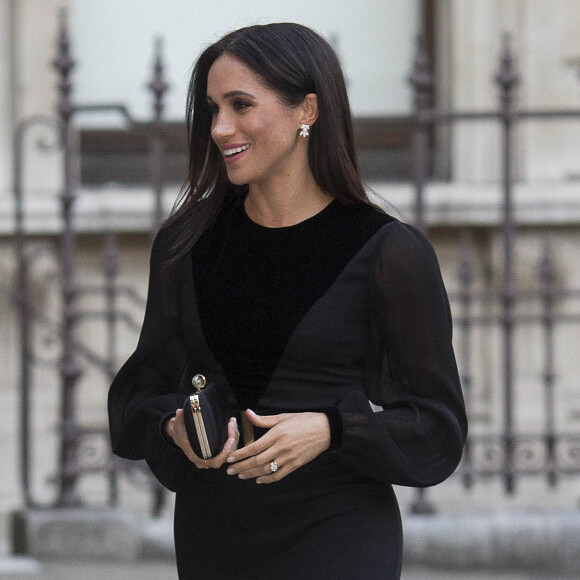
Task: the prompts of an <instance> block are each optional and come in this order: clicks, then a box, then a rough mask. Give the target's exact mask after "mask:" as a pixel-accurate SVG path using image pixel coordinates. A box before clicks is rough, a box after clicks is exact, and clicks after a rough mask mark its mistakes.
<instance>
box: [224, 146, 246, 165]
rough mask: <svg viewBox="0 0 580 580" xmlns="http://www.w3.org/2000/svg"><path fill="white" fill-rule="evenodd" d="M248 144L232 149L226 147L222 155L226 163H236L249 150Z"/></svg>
mask: <svg viewBox="0 0 580 580" xmlns="http://www.w3.org/2000/svg"><path fill="white" fill-rule="evenodd" d="M249 146H250V145H249V144H248V143H246V144H244V145H234V146H232V147H224V148H223V149H222V153H223V156H224V160H225V162H226V163H234V162H235V161H237V160H238V159H239V158H240V157H241V156H242V155H243V154H244V153H245V152H246V151H247V149H248V147H249Z"/></svg>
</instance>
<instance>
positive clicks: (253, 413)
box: [246, 409, 256, 415]
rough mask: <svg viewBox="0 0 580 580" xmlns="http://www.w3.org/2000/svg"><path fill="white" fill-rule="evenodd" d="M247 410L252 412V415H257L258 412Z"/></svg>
mask: <svg viewBox="0 0 580 580" xmlns="http://www.w3.org/2000/svg"><path fill="white" fill-rule="evenodd" d="M246 410H247V411H250V413H252V415H255V414H256V412H255V411H252V409H246Z"/></svg>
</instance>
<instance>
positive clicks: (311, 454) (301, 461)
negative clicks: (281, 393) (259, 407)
mask: <svg viewBox="0 0 580 580" xmlns="http://www.w3.org/2000/svg"><path fill="white" fill-rule="evenodd" d="M246 415H247V417H248V419H249V420H250V421H251V423H252V424H253V425H255V426H256V427H261V428H263V429H269V431H268V432H267V433H266V434H265V435H263V436H262V437H260V439H258V440H257V441H255V442H254V443H251V444H250V445H247V446H246V447H242V449H238V450H237V451H236V452H235V453H231V454H230V456H229V457H228V458H227V460H228V462H229V463H235V465H232V466H231V467H229V468H228V474H229V475H237V476H238V477H239V478H240V479H250V478H253V477H256V478H257V479H256V483H273V482H275V481H280V480H281V479H282V478H284V477H286V476H287V475H288V474H289V473H292V472H293V471H295V470H296V469H298V468H299V467H302V466H303V465H305V464H306V463H308V462H309V461H312V460H313V459H314V458H315V457H317V456H318V455H320V454H321V453H322V452H323V451H325V450H326V449H328V447H329V446H330V425H329V423H328V419H327V417H326V415H325V414H324V413H283V414H281V415H270V416H260V415H256V413H254V412H253V411H250V410H249V409H248V410H247V411H246ZM272 461H275V462H276V465H277V466H278V469H277V471H275V472H272V470H271V468H270V463H271V462H272Z"/></svg>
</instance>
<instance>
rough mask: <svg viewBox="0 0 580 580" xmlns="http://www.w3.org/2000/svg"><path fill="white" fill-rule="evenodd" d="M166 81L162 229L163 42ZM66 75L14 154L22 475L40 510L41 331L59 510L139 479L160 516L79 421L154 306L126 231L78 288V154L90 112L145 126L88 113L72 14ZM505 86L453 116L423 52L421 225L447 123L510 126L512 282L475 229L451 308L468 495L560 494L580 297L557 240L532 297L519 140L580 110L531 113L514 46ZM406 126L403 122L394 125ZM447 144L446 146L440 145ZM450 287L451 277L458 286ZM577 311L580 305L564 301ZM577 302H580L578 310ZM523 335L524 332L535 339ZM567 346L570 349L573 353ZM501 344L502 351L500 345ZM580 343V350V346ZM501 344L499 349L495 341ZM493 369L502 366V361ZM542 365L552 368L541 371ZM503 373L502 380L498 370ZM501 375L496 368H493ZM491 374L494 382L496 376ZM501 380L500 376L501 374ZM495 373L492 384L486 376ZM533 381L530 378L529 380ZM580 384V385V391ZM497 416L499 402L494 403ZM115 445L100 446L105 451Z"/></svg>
mask: <svg viewBox="0 0 580 580" xmlns="http://www.w3.org/2000/svg"><path fill="white" fill-rule="evenodd" d="M155 54H156V57H155V64H154V73H153V79H152V81H151V83H150V84H149V88H150V90H151V92H152V95H153V111H154V112H153V116H152V121H151V122H150V123H147V124H145V127H146V129H147V130H148V131H149V134H150V140H149V143H150V168H151V174H150V181H151V184H152V195H153V198H154V200H155V202H154V204H153V206H154V210H153V215H152V217H151V230H152V231H153V230H154V229H155V227H156V226H157V224H159V222H160V220H161V219H162V216H163V207H162V196H163V188H164V177H163V167H164V151H165V133H164V121H163V99H164V94H165V92H166V90H167V84H166V83H165V81H164V74H163V62H162V58H161V44H160V42H158V43H157V44H156V51H155ZM54 65H55V67H56V69H57V71H58V72H59V75H60V84H59V92H60V100H59V104H58V118H57V119H52V118H48V117H34V118H30V119H26V120H24V121H22V122H21V123H20V124H19V125H18V127H17V130H16V133H15V135H16V137H15V147H14V152H15V153H14V154H15V159H14V166H15V224H16V234H15V240H16V242H15V243H16V256H17V261H18V277H17V285H16V289H15V302H16V306H17V309H18V313H19V327H20V400H21V410H20V415H21V423H20V424H21V428H20V440H21V455H20V471H21V480H22V487H23V492H24V498H25V502H26V504H27V505H28V506H34V505H37V504H38V503H39V502H38V501H36V500H35V498H34V497H33V494H32V492H31V482H30V481H31V468H32V466H31V446H32V437H31V432H32V427H31V415H30V409H31V394H32V393H33V391H34V390H35V389H37V388H38V387H37V385H35V384H34V379H33V372H32V370H33V368H34V366H35V365H36V364H37V362H38V360H37V359H38V356H37V354H35V352H34V348H33V343H34V340H33V334H34V328H35V327H37V326H39V325H40V326H42V327H43V328H45V329H47V331H48V332H49V333H50V334H51V335H52V336H54V337H55V338H56V339H57V340H58V342H59V344H60V345H61V356H60V362H59V369H60V384H61V408H60V416H59V420H58V425H59V429H58V431H59V438H60V451H59V460H58V467H57V474H56V477H55V481H56V482H57V483H58V492H57V494H56V495H57V499H56V504H57V505H59V506H74V505H79V504H80V503H81V498H80V496H79V492H78V486H79V481H80V480H81V479H82V478H83V477H84V476H85V475H86V474H88V473H99V474H101V475H102V476H103V477H105V478H107V479H108V482H109V494H108V498H109V503H110V504H111V505H115V504H116V503H117V502H118V500H119V495H118V481H119V478H122V477H125V478H128V479H130V480H132V481H134V482H135V483H138V484H142V485H145V486H148V487H149V488H150V489H151V491H152V494H153V495H152V497H153V511H154V512H158V511H159V509H160V508H161V506H162V503H163V492H162V491H161V490H160V488H159V486H157V485H156V484H155V483H154V481H153V480H152V479H151V478H149V477H148V476H147V475H146V471H145V470H144V469H143V468H142V466H141V465H139V464H137V465H135V464H133V463H130V462H123V461H121V460H118V459H116V458H114V457H113V456H112V455H111V454H110V452H109V451H108V443H105V447H106V449H107V451H106V452H105V453H103V454H102V458H101V459H99V460H98V461H97V462H93V464H92V465H90V466H88V467H86V466H83V461H81V459H82V458H80V457H79V454H82V453H84V452H85V451H86V450H87V449H90V448H91V447H93V448H94V447H95V446H98V445H101V446H102V445H103V443H102V442H103V441H106V438H107V430H106V426H105V425H97V426H87V425H82V424H81V422H80V420H79V412H78V411H79V401H78V383H79V381H80V380H81V377H82V375H83V372H84V371H85V369H86V367H87V366H90V367H94V368H97V369H99V372H100V374H101V376H102V386H99V389H102V392H103V393H105V392H106V388H107V384H108V382H109V381H110V379H111V378H112V376H113V375H114V372H115V370H116V368H117V365H118V362H119V361H118V360H117V359H118V350H119V348H118V347H119V344H118V343H119V338H118V334H119V331H120V329H121V328H124V329H129V330H130V331H132V332H136V331H137V330H138V323H137V321H136V318H135V317H134V316H131V314H130V312H128V311H127V309H125V308H124V307H123V306H121V305H120V303H121V301H122V300H129V301H130V302H132V303H133V304H135V305H136V308H137V310H141V311H142V309H143V305H144V304H143V298H142V294H141V292H142V291H143V289H138V290H136V289H134V288H132V287H129V286H127V285H123V284H121V283H120V282H119V277H118V269H119V268H118V262H119V247H118V241H117V236H116V234H115V233H113V232H104V233H103V234H102V241H103V256H104V262H103V264H104V265H103V283H102V284H99V285H97V286H91V287H87V286H82V285H80V284H78V282H77V272H76V256H77V248H76V245H77V233H78V232H77V231H76V230H75V227H74V222H73V213H74V205H75V200H76V191H77V187H78V178H77V176H76V173H75V171H76V169H75V163H74V159H75V155H76V154H77V151H76V144H75V140H74V134H75V128H74V119H75V117H76V115H77V114H79V113H81V112H83V113H86V112H90V111H102V110H116V111H119V112H120V113H121V114H122V115H123V116H124V117H125V119H126V121H127V123H128V125H134V124H135V123H136V121H135V120H134V119H133V118H132V117H131V115H130V114H129V113H128V111H127V110H126V108H125V107H123V106H122V105H119V104H92V105H79V104H77V103H75V101H74V99H73V97H72V82H71V71H72V69H73V67H74V60H73V58H72V56H71V50H70V44H69V39H68V31H67V27H66V18H65V15H64V13H63V15H62V21H61V31H60V38H59V53H58V57H57V58H56V59H55V62H54ZM496 83H497V85H498V90H499V103H498V108H497V109H495V110H491V111H460V112H458V111H444V110H441V109H438V108H435V107H433V106H432V104H431V100H432V99H431V96H432V94H433V76H432V73H431V70H430V66H429V62H428V59H427V56H426V53H425V52H424V51H423V50H422V49H421V44H419V51H418V56H417V58H416V61H415V65H414V70H413V73H412V76H411V84H412V86H413V89H414V95H415V98H414V111H413V115H412V122H413V125H414V133H413V134H414V137H413V154H414V174H413V182H414V186H415V198H414V199H415V210H414V214H415V221H416V223H417V225H418V226H419V227H422V228H424V229H425V228H426V226H427V223H426V218H425V196H424V192H425V189H426V184H427V180H428V175H429V167H430V164H431V156H432V152H433V143H434V141H433V129H434V127H436V126H438V125H441V124H456V123H465V122H473V121H482V120H483V121H488V122H490V123H499V124H500V126H501V128H502V142H501V159H502V166H503V171H502V180H501V189H502V192H503V207H502V212H501V214H502V224H501V240H502V241H501V250H500V252H499V253H500V258H501V259H500V260H499V262H501V270H500V274H499V275H498V276H495V277H492V278H489V276H488V277H486V276H484V275H481V274H480V273H478V268H477V266H476V264H477V260H476V251H475V249H474V248H475V247H476V246H477V243H478V238H479V237H481V236H480V233H479V232H477V231H475V230H473V229H465V230H464V231H462V233H461V240H460V246H461V258H460V260H459V264H458V275H457V279H458V281H457V282H453V283H451V284H450V287H451V291H450V298H451V301H452V307H453V310H454V314H455V325H456V350H457V356H458V360H459V365H460V370H461V376H462V382H463V386H464V389H465V395H466V401H467V406H468V409H469V413H470V417H471V425H472V429H471V433H470V436H469V440H468V443H467V446H466V449H465V455H464V459H463V462H462V465H461V467H460V469H459V472H458V473H459V476H460V477H461V478H462V480H463V482H464V484H465V486H472V485H474V484H475V483H476V482H477V481H478V479H480V478H489V477H494V478H498V477H501V478H502V479H503V481H504V482H505V489H506V491H507V492H508V493H512V492H513V491H514V490H515V486H516V481H517V479H518V478H519V477H522V476H527V475H533V476H542V477H545V478H546V480H547V482H548V483H549V484H550V485H556V484H557V482H558V480H559V478H560V477H562V476H565V475H568V474H578V473H579V472H580V430H572V429H570V428H568V427H566V426H565V425H564V424H563V422H562V420H561V413H559V412H558V408H559V407H561V405H562V401H561V397H562V394H561V392H559V377H560V376H561V374H560V372H561V369H559V367H558V357H557V356H556V353H557V351H558V345H557V334H558V332H559V329H561V328H562V327H566V328H570V329H572V336H575V337H576V340H575V342H574V341H572V342H571V343H570V344H565V345H564V348H570V349H574V348H576V349H577V344H578V343H579V342H580V341H578V337H579V334H580V307H579V305H580V289H571V288H566V287H563V286H562V284H561V283H560V282H559V280H558V279H557V278H558V277H557V276H556V263H555V258H554V241H553V236H552V237H550V236H549V235H546V237H545V239H544V240H543V242H542V244H541V247H542V250H541V252H540V253H539V254H538V256H539V257H538V266H537V275H536V276H535V282H534V284H532V286H531V287H526V288H525V289H523V290H522V289H521V288H519V287H518V284H517V280H516V274H515V273H516V266H517V264H516V252H515V246H516V243H517V239H518V231H517V228H516V223H515V220H514V202H513V185H514V178H513V167H514V158H515V154H516V151H515V149H514V144H513V138H514V131H515V129H516V126H517V125H519V124H520V123H522V122H526V121H528V120H541V121H542V122H545V121H549V120H552V119H577V120H580V109H578V110H567V111H556V110H521V109H519V108H518V106H517V103H516V100H515V90H516V87H517V84H518V73H517V71H516V70H515V63H514V59H513V55H512V52H511V49H510V46H509V42H508V39H507V38H506V39H505V42H504V46H503V51H502V55H501V64H500V69H499V73H498V75H497V77H496ZM393 122H395V123H400V122H401V119H393ZM38 124H43V125H48V126H50V127H52V128H53V129H56V128H58V139H59V147H60V149H61V151H62V153H63V159H64V166H63V176H64V187H63V194H62V196H61V199H60V201H61V218H62V232H61V234H60V239H61V250H60V259H61V278H60V279H61V284H60V286H61V304H62V310H61V315H60V317H59V321H58V322H57V321H56V320H53V319H50V318H49V317H48V315H47V314H45V313H44V312H42V311H40V310H38V309H36V308H35V305H34V301H33V299H32V298H31V294H30V281H29V258H28V257H27V252H26V246H27V243H28V237H27V234H26V228H25V225H24V222H25V216H24V210H23V190H22V179H21V175H22V170H23V164H24V159H23V156H22V148H23V147H22V142H23V138H24V135H25V134H26V132H27V131H28V130H29V129H30V128H31V127H32V126H36V125H38ZM436 145H437V144H436V143H435V146H436ZM448 283H449V281H448ZM90 294H93V295H100V296H102V297H103V298H104V307H103V308H101V309H99V310H98V311H91V312H89V311H83V310H81V309H80V308H79V300H80V298H82V297H83V296H87V295H90ZM564 303H566V304H567V306H565V307H563V306H562V305H563V304H564ZM570 305H571V306H570ZM87 319H98V320H99V321H100V323H101V324H103V325H104V328H105V336H106V346H105V348H104V354H103V352H102V350H103V349H102V348H100V347H96V346H95V345H92V344H91V343H90V342H89V341H88V340H84V338H82V337H80V336H79V333H78V325H79V323H80V322H81V321H83V320H87ZM522 329H524V334H523V335H522V332H521V331H522ZM529 329H533V332H534V333H535V335H534V337H531V334H530V333H531V332H532V331H530V330H529ZM530 340H532V342H534V341H535V342H534V344H535V345H536V346H535V347H534V348H536V352H537V356H536V357H535V358H536V361H537V360H540V359H541V361H542V363H541V365H540V367H541V370H539V371H538V373H537V375H538V376H537V377H536V378H535V379H533V378H532V379H531V380H532V382H534V381H535V382H536V383H538V384H539V385H540V387H541V388H540V389H539V393H540V394H539V395H538V396H539V397H540V399H541V401H542V402H541V405H540V407H541V417H540V418H539V419H538V420H537V421H536V425H537V426H536V427H535V428H534V429H533V430H522V429H520V427H519V424H518V406H517V405H516V401H515V398H516V396H517V389H516V387H517V385H519V384H520V383H521V379H520V374H521V373H519V371H520V370H521V369H520V368H519V367H518V348H520V347H521V344H523V343H525V342H526V341H527V342H528V343H529V341H530ZM484 342H487V343H491V347H490V349H491V351H493V352H491V354H490V355H489V359H486V360H483V358H485V357H482V355H481V344H482V343H484ZM561 342H562V341H561V340H560V343H561ZM498 343H499V347H498ZM574 344H576V346H574ZM488 346H489V345H488ZM490 361H491V362H490ZM540 367H538V368H540ZM496 368H497V370H496ZM490 369H491V370H490ZM490 373H491V374H490ZM490 376H491V379H489V377H490ZM486 377H487V379H486ZM528 378H529V377H528ZM488 379H489V380H491V381H492V382H494V385H493V389H492V390H493V393H492V394H491V395H490V397H491V398H493V396H494V395H495V393H497V392H500V393H501V401H500V404H499V405H496V407H498V410H499V411H500V413H501V418H500V420H498V419H497V413H495V411H493V418H492V419H489V418H488V419H486V420H481V419H480V418H478V412H477V409H475V405H476V404H477V400H478V398H480V393H481V391H482V390H484V383H485V382H486V380H488ZM578 387H580V384H579V385H578ZM491 407H493V403H492V404H491ZM99 441H100V442H101V443H98V442H99ZM413 509H414V510H415V511H418V512H424V511H428V510H429V509H430V505H429V502H428V501H427V499H426V496H425V493H424V492H422V491H420V492H418V497H417V500H416V502H415V505H414V508H413Z"/></svg>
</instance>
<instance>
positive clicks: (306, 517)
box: [175, 454, 402, 580]
mask: <svg viewBox="0 0 580 580" xmlns="http://www.w3.org/2000/svg"><path fill="white" fill-rule="evenodd" d="M225 470H226V467H225V466H224V467H223V468H222V469H219V470H202V471H200V472H199V476H198V477H196V478H195V479H196V481H195V484H194V485H193V486H192V487H191V488H189V489H186V490H183V491H180V492H179V493H178V494H177V499H176V505H175V547H176V554H177V567H178V571H179V578H180V580H206V579H207V580H226V579H231V580H261V579H264V580H266V579H268V580H271V579H272V578H276V579H277V580H310V579H311V580H325V579H328V580H331V579H332V580H360V579H363V578H364V579H365V580H375V579H376V580H379V579H380V580H396V579H398V578H399V577H400V573H401V554H402V533H401V519H400V515H399V509H398V506H397V501H396V499H395V495H394V492H393V490H392V488H391V486H390V485H388V484H384V483H379V482H377V481H373V480H370V479H363V478H361V477H360V475H358V474H356V473H355V472H354V471H352V472H351V471H348V470H345V469H344V467H339V466H338V465H337V463H336V461H335V460H334V459H333V458H332V456H330V455H329V454H323V455H322V456H320V457H318V458H317V459H315V460H314V461H312V462H311V463H309V464H308V465H306V466H304V467H302V468H301V469H299V470H297V471H295V472H293V473H291V474H290V475H288V476H287V477H285V478H284V479H282V480H281V481H279V482H276V483H272V484H261V485H259V484H256V482H255V480H246V481H242V480H240V479H238V478H237V477H236V476H228V475H227V474H226V472H225Z"/></svg>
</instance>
